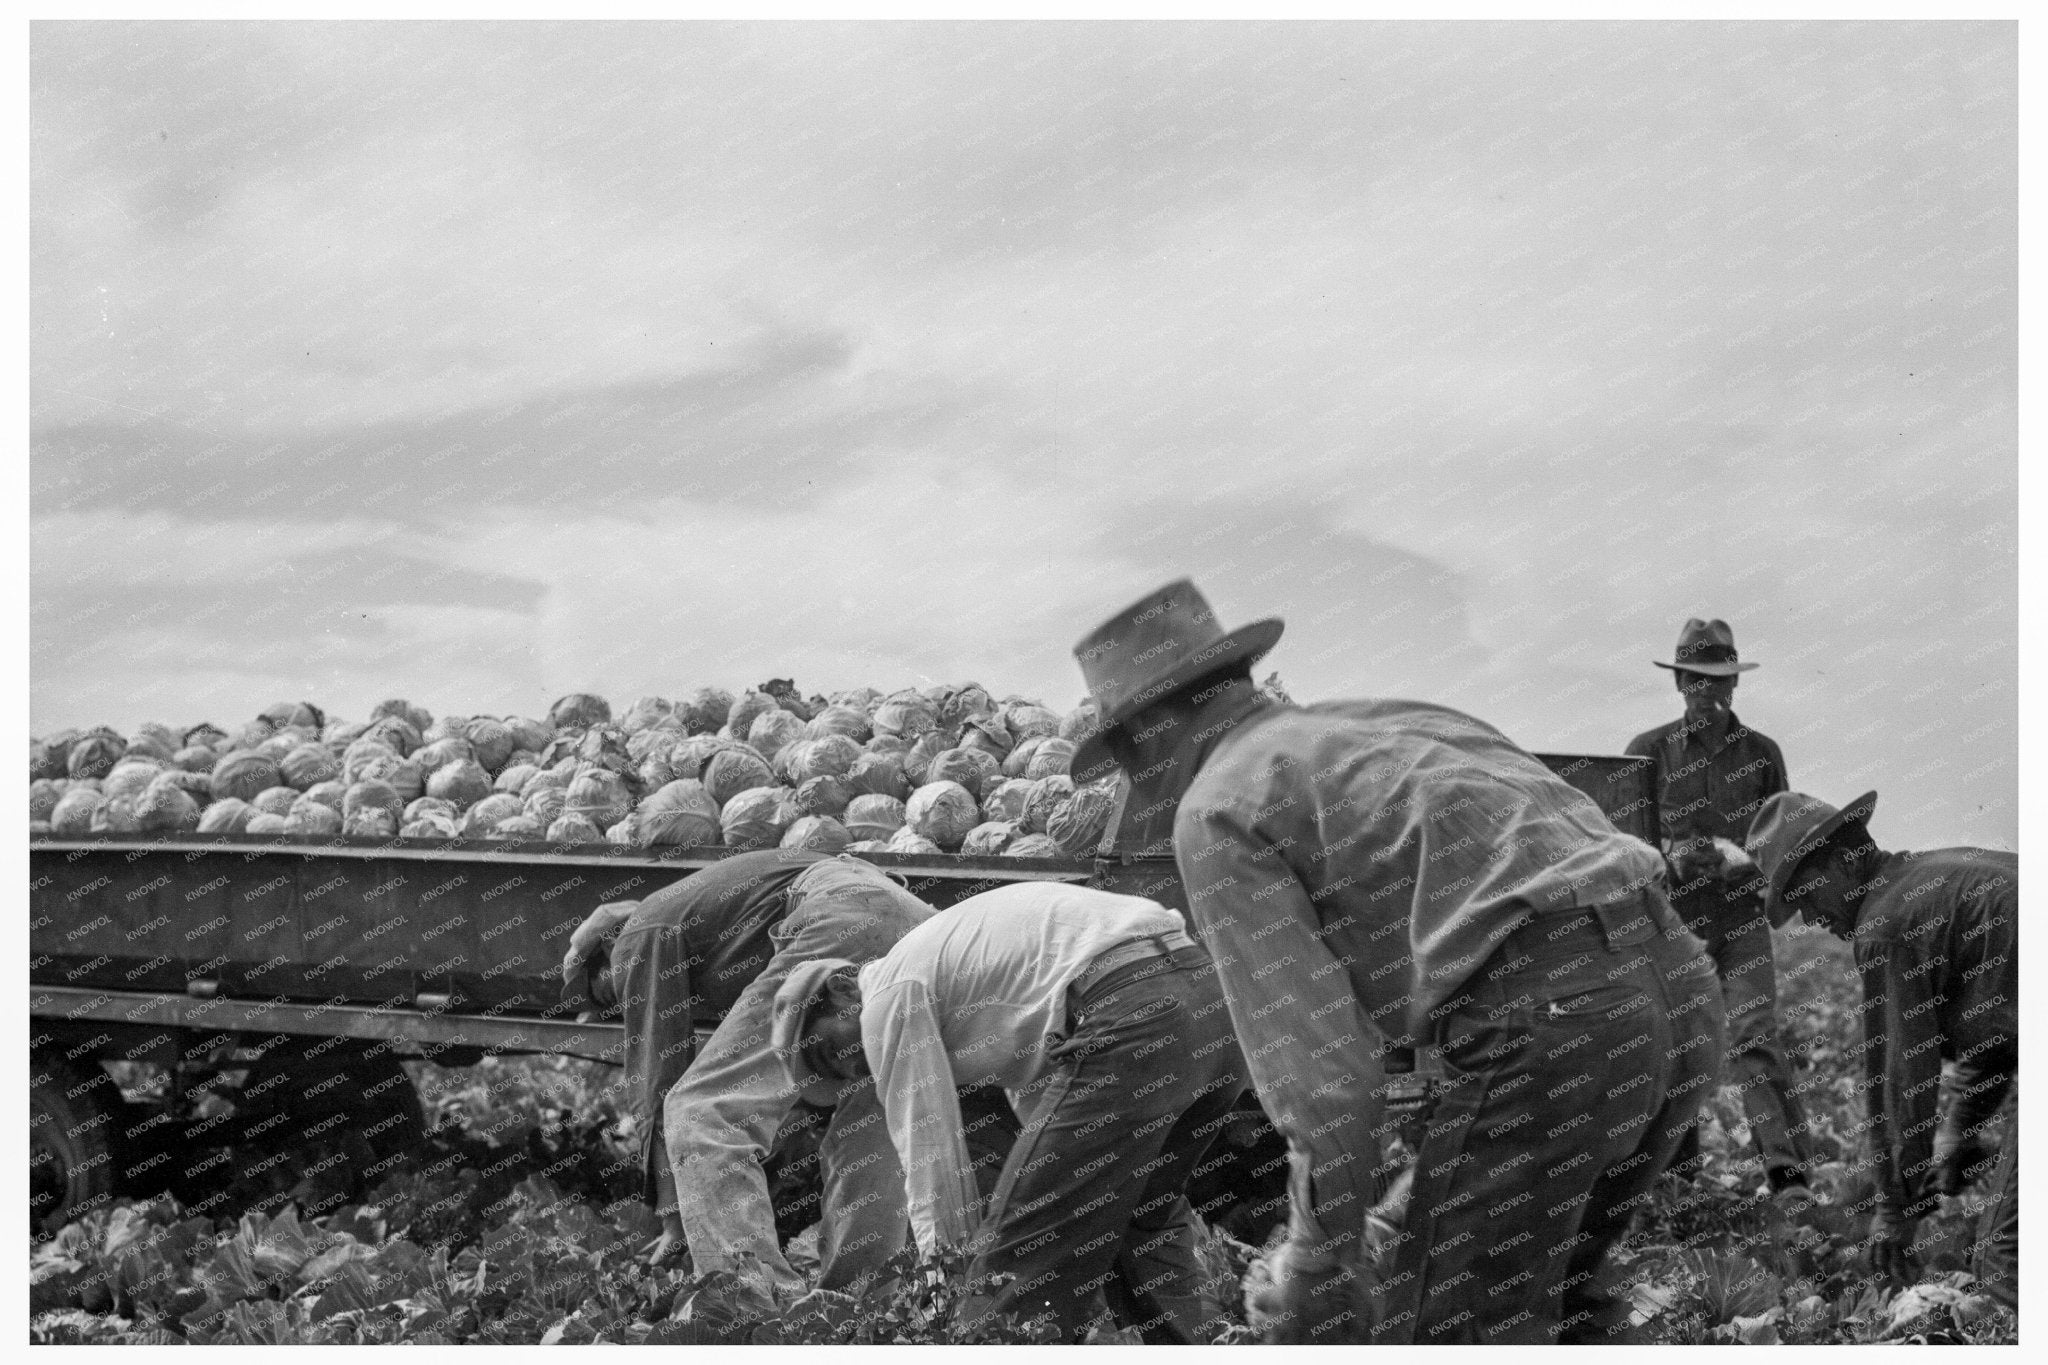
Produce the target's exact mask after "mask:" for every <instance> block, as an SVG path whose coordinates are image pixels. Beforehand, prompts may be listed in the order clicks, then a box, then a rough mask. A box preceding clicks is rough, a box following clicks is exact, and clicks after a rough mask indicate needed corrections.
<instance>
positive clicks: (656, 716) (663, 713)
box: [619, 697, 676, 735]
mask: <svg viewBox="0 0 2048 1365" xmlns="http://www.w3.org/2000/svg"><path fill="white" fill-rule="evenodd" d="M675 713H676V704H675V703H674V702H672V701H670V700H669V699H668V698H667V697H642V698H640V700H638V701H636V702H634V703H633V704H632V705H631V706H629V707H627V708H626V714H625V715H623V716H621V717H620V718H619V728H620V729H621V730H624V731H625V732H626V733H627V734H629V735H636V734H639V733H640V732H641V731H643V730H652V729H654V728H655V727H656V726H658V725H661V724H662V723H663V722H665V721H668V720H670V719H672V718H673V717H674V716H675Z"/></svg>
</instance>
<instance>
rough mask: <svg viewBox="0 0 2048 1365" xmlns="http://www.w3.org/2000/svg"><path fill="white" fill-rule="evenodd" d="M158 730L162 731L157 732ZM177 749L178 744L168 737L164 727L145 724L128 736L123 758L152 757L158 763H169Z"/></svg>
mask: <svg viewBox="0 0 2048 1365" xmlns="http://www.w3.org/2000/svg"><path fill="white" fill-rule="evenodd" d="M159 731H163V733H162V734H159V733H158V732H159ZM177 751H178V744H177V741H176V740H175V739H174V738H170V737H169V732H168V731H167V730H165V727H163V726H161V725H158V726H149V725H145V726H143V727H142V728H141V729H140V730H137V731H136V732H135V733H134V734H132V735H130V736H129V737H128V748H127V750H126V751H125V752H124V753H123V754H122V755H121V756H122V757H123V758H153V759H155V760H156V761H157V762H159V763H169V762H170V761H171V755H172V754H174V753H176V752H177Z"/></svg>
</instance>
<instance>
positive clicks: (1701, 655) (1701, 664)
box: [1650, 616, 1757, 678]
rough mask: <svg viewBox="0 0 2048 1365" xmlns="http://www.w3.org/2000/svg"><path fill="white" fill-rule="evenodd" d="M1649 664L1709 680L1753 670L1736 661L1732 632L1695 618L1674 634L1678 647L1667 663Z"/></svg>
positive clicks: (1722, 625) (1722, 623) (1720, 623)
mask: <svg viewBox="0 0 2048 1365" xmlns="http://www.w3.org/2000/svg"><path fill="white" fill-rule="evenodd" d="M1650 662H1652V663H1654V664H1656V665H1657V667H1659V668H1668V669H1671V670H1672V671H1673V672H1679V673H1704V674H1706V675H1707V676H1709V677H1713V678H1728V677H1733V676H1734V675H1735V674H1737V673H1747V672H1749V670H1750V669H1752V668H1755V667H1757V665H1756V664H1746V663H1741V662H1738V660H1737V658H1736V655H1735V632H1734V631H1732V630H1730V629H1728V623H1727V622H1726V621H1702V620H1700V618H1699V617H1697V616H1695V617H1693V618H1692V619H1691V620H1690V621H1687V622H1686V623H1685V628H1684V629H1683V630H1681V631H1679V632H1678V648H1677V649H1676V650H1675V651H1673V653H1672V661H1671V662H1670V663H1668V664H1667V663H1665V662H1664V661H1663V660H1661V659H1652V660H1651V661H1650Z"/></svg>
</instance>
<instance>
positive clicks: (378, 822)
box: [341, 806, 398, 839]
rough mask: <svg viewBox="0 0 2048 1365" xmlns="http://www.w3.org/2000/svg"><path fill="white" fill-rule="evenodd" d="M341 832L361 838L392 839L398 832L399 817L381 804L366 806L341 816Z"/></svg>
mask: <svg viewBox="0 0 2048 1365" xmlns="http://www.w3.org/2000/svg"><path fill="white" fill-rule="evenodd" d="M341 832H342V833H343V834H353V835H355V836H356V837H357V838H361V839H390V838H394V837H396V836H397V834H398V817H397V816H395V815H393V814H392V813H391V812H390V811H388V810H385V809H384V808H383V807H381V806H364V807H363V808H362V809H360V810H358V811H356V813H355V814H353V815H344V816H343V817H342V818H341Z"/></svg>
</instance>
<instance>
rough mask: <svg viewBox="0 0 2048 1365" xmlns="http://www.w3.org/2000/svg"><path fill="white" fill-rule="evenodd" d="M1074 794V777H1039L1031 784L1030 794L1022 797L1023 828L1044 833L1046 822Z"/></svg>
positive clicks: (1034, 832) (1033, 832)
mask: <svg viewBox="0 0 2048 1365" xmlns="http://www.w3.org/2000/svg"><path fill="white" fill-rule="evenodd" d="M1073 794H1074V779H1072V778H1071V777H1061V776H1053V777H1041V778H1039V779H1038V781H1037V782H1035V783H1033V784H1032V787H1031V795H1029V796H1027V797H1025V798H1024V828H1025V830H1026V831H1027V832H1029V833H1031V834H1043V833H1045V826H1046V822H1047V821H1049V820H1051V819H1052V813H1053V812H1054V811H1056V810H1058V809H1059V808H1060V804H1061V803H1062V802H1064V801H1065V800H1066V799H1067V798H1068V797H1070V796H1072V795H1073Z"/></svg>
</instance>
